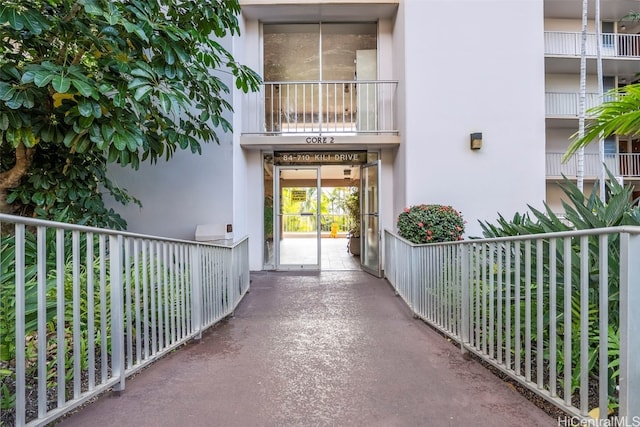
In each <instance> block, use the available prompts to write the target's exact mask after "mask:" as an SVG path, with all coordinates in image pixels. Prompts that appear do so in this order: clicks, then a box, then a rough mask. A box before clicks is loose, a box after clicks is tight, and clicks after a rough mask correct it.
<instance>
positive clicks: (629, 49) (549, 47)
mask: <svg viewBox="0 0 640 427" xmlns="http://www.w3.org/2000/svg"><path fill="white" fill-rule="evenodd" d="M600 37H601V38H602V45H601V46H602V56H603V57H604V58H640V35H638V34H614V33H603V34H601V35H600ZM544 46H545V54H546V55H552V56H578V57H579V56H580V52H581V47H582V33H581V32H579V31H578V32H569V31H545V32H544ZM597 49H598V37H597V35H596V34H595V33H588V34H587V43H586V54H587V56H596V54H597Z"/></svg>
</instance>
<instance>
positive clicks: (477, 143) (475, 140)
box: [470, 132, 482, 150]
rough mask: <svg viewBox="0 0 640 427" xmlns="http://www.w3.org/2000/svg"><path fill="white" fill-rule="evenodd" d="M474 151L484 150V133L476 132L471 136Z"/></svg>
mask: <svg viewBox="0 0 640 427" xmlns="http://www.w3.org/2000/svg"><path fill="white" fill-rule="evenodd" d="M470 147H471V149H472V150H479V149H481V148H482V132H474V133H472V134H471V145H470Z"/></svg>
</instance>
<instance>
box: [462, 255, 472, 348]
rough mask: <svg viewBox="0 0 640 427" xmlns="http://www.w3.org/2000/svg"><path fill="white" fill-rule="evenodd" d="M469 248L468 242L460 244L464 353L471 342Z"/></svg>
mask: <svg viewBox="0 0 640 427" xmlns="http://www.w3.org/2000/svg"><path fill="white" fill-rule="evenodd" d="M469 248H470V246H469V245H467V244H466V243H463V244H462V245H460V251H461V254H460V255H461V258H462V259H461V260H460V262H461V264H462V265H461V269H460V274H461V275H462V277H461V280H460V286H462V290H461V291H462V292H461V295H462V296H461V298H462V301H461V304H460V310H461V313H460V318H461V325H460V350H461V351H462V353H463V354H464V353H467V352H468V351H467V349H466V346H465V345H466V344H467V343H468V342H469V297H470V294H469V285H470V281H469V259H470V257H469Z"/></svg>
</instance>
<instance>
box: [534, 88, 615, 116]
mask: <svg viewBox="0 0 640 427" xmlns="http://www.w3.org/2000/svg"><path fill="white" fill-rule="evenodd" d="M605 100H607V98H606V97H605ZM600 104H601V98H600V94H598V93H587V94H586V97H585V107H586V109H587V110H589V109H590V108H593V107H596V106H598V105H600ZM579 112H580V94H579V93H577V92H547V93H545V114H546V116H547V117H554V118H572V119H576V118H578V115H579Z"/></svg>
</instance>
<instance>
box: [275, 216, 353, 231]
mask: <svg viewBox="0 0 640 427" xmlns="http://www.w3.org/2000/svg"><path fill="white" fill-rule="evenodd" d="M280 218H281V220H282V231H283V232H284V233H309V232H314V231H316V230H317V228H316V227H317V217H316V214H315V213H313V214H308V215H304V214H302V215H301V214H281V216H280ZM332 224H336V225H337V226H338V227H337V231H338V232H339V233H346V232H347V231H348V230H349V227H350V224H349V216H348V215H346V214H321V215H320V231H323V232H325V231H326V232H329V231H331V225H332Z"/></svg>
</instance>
